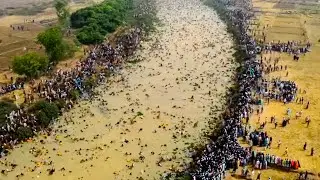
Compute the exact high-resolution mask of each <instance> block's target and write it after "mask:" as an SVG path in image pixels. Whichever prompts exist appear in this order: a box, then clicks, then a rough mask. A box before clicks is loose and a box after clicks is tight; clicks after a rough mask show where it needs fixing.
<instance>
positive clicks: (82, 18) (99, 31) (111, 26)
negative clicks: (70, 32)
mask: <svg viewBox="0 0 320 180" xmlns="http://www.w3.org/2000/svg"><path fill="white" fill-rule="evenodd" d="M131 8H132V0H108V1H103V2H102V3H100V4H98V5H95V6H92V7H87V8H83V9H80V10H78V11H76V12H74V13H73V14H72V15H71V17H70V20H71V27H73V28H76V29H79V30H78V32H77V39H78V40H79V42H81V43H83V44H95V43H101V42H102V41H103V39H104V36H105V35H106V34H107V33H111V32H114V31H115V30H116V28H117V27H118V26H120V25H121V24H123V22H124V21H125V20H126V18H127V16H128V13H130V12H131V11H130V9H131Z"/></svg>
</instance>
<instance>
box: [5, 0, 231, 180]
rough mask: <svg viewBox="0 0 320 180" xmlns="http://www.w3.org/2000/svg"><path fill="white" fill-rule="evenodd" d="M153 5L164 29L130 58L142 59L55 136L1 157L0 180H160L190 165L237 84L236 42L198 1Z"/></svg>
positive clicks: (162, 0) (67, 117)
mask: <svg viewBox="0 0 320 180" xmlns="http://www.w3.org/2000/svg"><path fill="white" fill-rule="evenodd" d="M156 6H157V9H158V15H157V16H158V18H159V19H160V20H161V26H159V27H157V32H155V33H153V34H152V35H151V36H150V40H148V41H145V42H142V43H141V45H142V47H141V48H140V49H139V50H138V51H137V52H136V54H135V56H134V57H132V58H134V59H137V60H142V61H140V62H138V63H127V64H126V65H125V68H124V69H123V70H122V71H120V72H118V73H117V74H115V75H114V76H112V77H111V78H110V79H109V80H108V81H107V82H106V83H105V84H103V85H101V86H99V87H98V88H97V89H96V90H97V92H98V94H99V95H97V97H96V98H94V99H93V100H92V101H84V102H81V103H79V105H77V106H76V107H75V108H74V109H73V110H71V111H70V112H68V113H65V114H64V116H63V117H61V118H60V121H59V122H58V123H57V124H55V127H54V129H55V131H56V133H54V134H53V135H51V136H49V137H45V136H40V137H38V138H35V139H34V140H33V141H32V142H26V143H24V144H22V145H20V146H19V147H17V148H16V149H14V150H13V151H12V152H11V154H10V155H8V156H7V157H6V158H3V159H1V164H0V168H1V170H5V171H3V173H4V174H1V175H0V179H15V178H16V176H17V175H18V176H19V178H20V179H97V180H98V179H104V180H105V179H137V178H139V177H141V178H143V179H159V176H160V175H161V174H162V173H163V172H165V171H169V170H170V169H172V168H179V167H180V166H181V165H183V164H184V162H187V161H188V160H189V159H188V156H189V154H188V151H186V147H188V146H189V145H190V144H191V143H197V142H199V141H200V139H201V132H202V130H203V129H206V128H208V121H209V119H212V118H214V117H217V116H218V115H219V113H220V112H221V110H222V109H223V104H224V95H225V92H226V88H227V87H229V86H231V85H232V82H231V77H232V75H233V74H234V70H235V68H236V65H235V64H234V63H233V60H232V53H233V50H232V40H231V37H230V35H229V34H227V32H226V26H225V25H224V24H223V23H222V21H221V20H220V19H219V18H218V16H217V14H216V13H215V12H214V11H213V10H212V9H210V8H209V7H207V6H205V5H203V4H202V3H201V2H200V1H198V0H176V1H171V0H157V2H156ZM10 163H13V164H16V165H17V166H15V165H13V166H14V167H15V168H14V169H13V168H12V167H13V166H12V165H10ZM180 168H181V167H180ZM48 169H54V172H53V171H51V173H50V172H49V171H48ZM7 171H8V172H7ZM50 174H52V175H50Z"/></svg>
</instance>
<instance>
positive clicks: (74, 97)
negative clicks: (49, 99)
mask: <svg viewBox="0 0 320 180" xmlns="http://www.w3.org/2000/svg"><path fill="white" fill-rule="evenodd" d="M70 95H71V100H77V99H79V97H80V92H79V91H78V90H72V91H71V92H70Z"/></svg>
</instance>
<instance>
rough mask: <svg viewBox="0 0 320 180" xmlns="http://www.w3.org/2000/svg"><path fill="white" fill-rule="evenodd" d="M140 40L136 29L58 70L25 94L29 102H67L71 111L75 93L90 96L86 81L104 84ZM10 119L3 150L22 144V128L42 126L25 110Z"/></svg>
mask: <svg viewBox="0 0 320 180" xmlns="http://www.w3.org/2000/svg"><path fill="white" fill-rule="evenodd" d="M140 38H141V30H140V29H139V28H135V29H134V30H131V31H130V32H129V33H127V34H125V35H123V36H122V37H120V38H119V39H118V41H117V42H116V44H117V45H116V46H115V47H112V46H111V45H110V44H109V43H107V44H101V45H99V46H97V47H95V48H94V49H93V50H92V51H91V52H89V55H88V57H87V58H86V59H85V60H83V61H80V62H79V63H78V64H77V66H76V67H74V68H72V69H71V70H68V71H63V70H58V71H57V72H56V73H54V75H53V76H52V77H51V78H50V79H46V80H41V81H40V82H39V83H35V82H34V83H33V86H32V87H33V88H32V92H31V93H30V94H26V93H25V97H26V98H25V100H26V102H27V103H28V102H32V101H33V100H34V99H35V97H40V98H43V99H46V100H47V101H50V102H52V101H56V100H62V101H65V104H66V106H67V108H71V107H72V106H73V103H74V102H73V101H72V96H73V95H72V92H73V91H74V90H77V91H78V92H80V95H82V96H86V95H88V94H89V93H88V92H89V91H90V90H91V89H90V88H88V87H87V86H88V83H86V81H87V80H88V79H90V78H92V77H93V76H95V77H97V79H96V80H95V81H96V82H98V83H99V82H102V81H103V80H104V79H105V77H106V73H107V72H112V71H114V70H115V69H117V68H120V65H121V62H122V61H123V60H124V57H126V56H128V55H130V54H132V52H133V50H134V49H135V48H137V46H138V44H139V42H140ZM19 87H20V86H19ZM16 88H17V87H16ZM20 88H21V87H20ZM6 117H7V122H6V123H5V124H4V125H3V126H2V127H0V144H1V150H2V151H3V150H5V149H7V148H10V147H12V146H13V145H15V144H17V143H18V138H17V135H16V131H17V129H19V128H20V127H30V128H31V129H32V130H33V131H34V132H37V131H39V128H40V126H39V124H38V121H37V118H36V116H35V115H34V114H30V113H27V112H25V109H22V108H21V109H19V110H17V111H13V112H11V113H10V114H9V115H7V116H6Z"/></svg>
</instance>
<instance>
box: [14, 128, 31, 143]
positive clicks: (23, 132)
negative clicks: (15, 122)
mask: <svg viewBox="0 0 320 180" xmlns="http://www.w3.org/2000/svg"><path fill="white" fill-rule="evenodd" d="M33 135H34V133H33V131H32V129H31V128H30V127H19V128H18V129H17V131H16V136H17V138H18V139H19V140H24V139H27V138H30V137H33Z"/></svg>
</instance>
